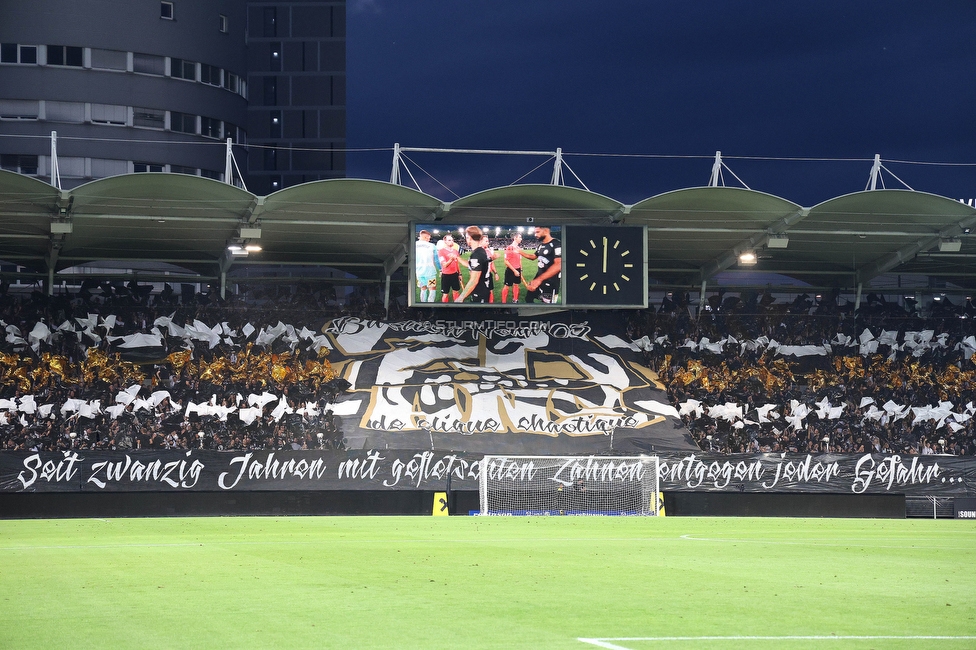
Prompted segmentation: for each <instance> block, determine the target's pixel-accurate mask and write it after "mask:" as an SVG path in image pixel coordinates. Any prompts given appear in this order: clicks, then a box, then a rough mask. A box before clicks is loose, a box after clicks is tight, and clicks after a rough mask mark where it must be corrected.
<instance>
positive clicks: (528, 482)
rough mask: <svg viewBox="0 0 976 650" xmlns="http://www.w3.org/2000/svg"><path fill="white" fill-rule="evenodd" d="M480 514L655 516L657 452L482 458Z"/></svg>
mask: <svg viewBox="0 0 976 650" xmlns="http://www.w3.org/2000/svg"><path fill="white" fill-rule="evenodd" d="M479 492H480V500H481V514H483V515H657V514H658V513H659V512H660V509H661V503H660V484H659V482H658V457H657V456H485V457H484V460H483V461H482V464H481V476H480V478H479Z"/></svg>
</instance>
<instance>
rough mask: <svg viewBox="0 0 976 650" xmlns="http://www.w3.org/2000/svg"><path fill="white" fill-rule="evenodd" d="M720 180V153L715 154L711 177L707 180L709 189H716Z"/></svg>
mask: <svg viewBox="0 0 976 650" xmlns="http://www.w3.org/2000/svg"><path fill="white" fill-rule="evenodd" d="M721 178H722V152H721V151H716V152H715V162H714V163H713V164H712V176H711V178H709V179H708V186H709V187H718V184H719V180H721Z"/></svg>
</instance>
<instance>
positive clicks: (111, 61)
mask: <svg viewBox="0 0 976 650" xmlns="http://www.w3.org/2000/svg"><path fill="white" fill-rule="evenodd" d="M128 59H129V55H128V53H126V52H122V51H121V50H102V49H99V48H97V47H93V48H92V49H91V67H92V68H94V69H97V70H118V71H120V72H125V70H126V69H127V68H128Z"/></svg>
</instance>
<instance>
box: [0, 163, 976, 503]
mask: <svg viewBox="0 0 976 650" xmlns="http://www.w3.org/2000/svg"><path fill="white" fill-rule="evenodd" d="M229 155H230V156H232V152H230V153H229ZM556 161H557V165H558V164H559V163H560V160H559V158H558V156H557V157H556ZM395 164H397V163H395ZM716 164H719V162H718V159H717V161H716ZM557 171H558V168H557ZM232 176H233V174H230V175H229V176H228V178H231V177H232ZM392 180H393V181H397V180H399V179H398V178H397V175H396V174H394V177H393V179H392ZM0 197H2V202H0V260H2V261H3V264H2V266H0V276H2V281H3V284H2V305H3V309H2V313H0V318H2V320H3V324H4V327H5V328H6V332H7V334H6V340H5V343H4V345H3V354H4V360H5V364H4V372H3V377H2V379H0V381H2V386H3V394H2V399H3V401H2V402H0V405H2V407H3V408H2V410H0V415H2V418H3V423H2V425H0V443H2V445H3V449H4V450H5V452H8V453H6V454H5V458H6V459H7V465H11V467H6V468H5V470H4V479H3V484H4V489H6V490H18V489H20V490H23V489H26V488H28V487H31V488H33V489H36V488H37V485H32V486H27V485H25V484H24V481H23V480H20V479H17V478H14V477H15V475H17V472H16V471H14V470H15V469H18V468H20V467H21V466H22V464H23V463H24V462H26V461H25V458H30V457H32V454H36V455H38V458H43V457H45V456H46V455H51V454H58V455H60V454H69V453H72V452H73V451H76V450H87V451H89V452H91V451H95V452H99V453H105V454H108V455H109V456H110V457H112V454H120V453H121V454H126V455H127V454H133V453H135V454H149V455H152V454H157V455H158V454H163V455H165V454H172V453H174V452H188V453H192V454H196V455H200V454H202V455H204V456H206V457H207V458H210V455H211V454H216V456H213V457H214V458H220V457H221V456H220V454H226V453H228V452H234V453H240V452H250V453H252V454H253V453H261V454H264V455H265V456H264V458H265V462H266V463H268V465H267V466H265V473H266V474H267V473H268V472H271V471H272V470H270V469H268V467H270V465H272V464H273V463H275V462H278V461H274V460H273V459H272V457H273V456H274V454H275V453H277V454H286V455H288V454H294V455H296V456H295V457H296V458H303V455H308V454H326V455H327V456H329V457H330V458H338V459H345V461H348V462H353V463H366V462H367V461H368V459H370V458H374V462H375V453H376V452H375V450H379V449H383V450H398V451H397V453H398V454H401V455H402V454H407V455H409V454H411V453H420V454H421V455H423V454H430V455H431V456H430V457H431V458H435V457H436V458H440V461H437V462H441V463H443V462H445V461H444V458H446V457H451V458H455V459H459V460H458V463H462V461H463V463H464V464H465V465H464V466H465V467H468V468H469V470H468V471H467V473H466V472H465V471H461V470H458V469H457V467H461V465H458V466H455V470H456V471H453V470H452V471H446V470H443V468H441V470H439V471H437V472H434V473H433V474H432V475H431V476H428V477H427V479H418V480H417V482H416V483H415V484H414V487H424V480H430V481H434V482H435V483H436V482H437V481H443V480H447V481H448V483H449V484H450V482H451V480H454V481H455V482H454V485H453V489H472V488H473V485H474V483H472V481H475V480H476V475H477V471H476V470H471V469H470V468H471V467H474V466H475V465H476V461H477V458H478V457H479V455H480V454H510V455H520V454H521V455H524V454H543V455H576V456H584V457H585V456H593V455H597V456H600V455H620V454H622V455H642V454H643V455H646V454H663V455H664V456H663V458H665V460H667V458H672V459H685V460H686V461H687V462H688V463H691V462H692V460H694V462H697V463H704V462H705V460H707V459H721V458H726V459H729V458H731V459H735V458H749V459H753V460H754V461H755V462H765V461H764V460H763V459H768V458H770V457H776V456H779V457H780V458H787V457H789V458H792V457H794V456H795V457H796V458H806V459H807V460H808V461H809V459H810V458H814V459H819V460H818V462H827V460H825V459H832V460H831V462H835V463H840V466H839V469H838V470H837V471H839V472H841V473H842V474H843V473H845V472H848V473H852V472H853V469H852V468H853V466H854V464H855V463H857V461H858V459H862V458H864V457H872V458H874V457H877V458H878V459H882V458H892V457H896V458H909V457H913V458H925V457H929V456H932V457H939V458H941V459H945V458H946V457H948V456H953V457H956V458H957V459H959V460H957V461H955V462H959V463H961V464H960V465H959V466H958V468H956V469H954V470H953V471H954V472H955V473H951V474H949V475H946V474H942V475H940V476H939V477H938V478H940V479H945V478H946V476H949V479H950V480H948V482H945V481H937V480H936V479H935V478H934V477H933V476H932V475H931V473H930V475H929V477H928V479H926V480H925V481H922V480H921V479H919V480H916V478H914V477H916V474H914V473H912V472H909V473H908V474H907V475H906V476H908V477H909V478H906V479H905V480H906V481H907V482H906V483H905V484H903V485H901V486H900V487H901V488H902V489H903V490H907V491H908V492H912V491H915V492H918V493H919V494H924V493H929V492H931V491H933V490H934V491H936V492H938V493H942V494H943V495H947V496H950V497H951V496H952V495H957V496H958V495H967V494H969V492H970V491H971V489H972V488H971V487H970V486H971V480H972V476H971V474H972V472H973V469H971V468H970V466H969V464H968V461H965V460H963V459H965V458H966V457H972V456H973V455H974V452H976V433H974V429H973V427H974V425H973V419H972V416H973V414H974V412H976V407H974V403H976V395H974V394H973V393H974V388H973V386H974V381H973V380H974V372H976V371H974V369H973V367H972V356H973V353H974V352H976V338H974V334H976V331H974V328H973V326H972V323H973V317H974V315H976V307H974V306H973V304H972V297H971V295H970V291H971V287H972V277H974V271H976V269H974V268H973V261H972V260H973V256H972V253H971V250H970V248H969V247H970V246H971V242H970V240H969V237H968V235H969V232H970V229H971V227H972V225H973V223H974V222H976V208H974V207H973V206H972V205H969V204H967V203H965V202H961V201H959V200H955V199H950V198H946V197H941V196H936V195H932V194H926V193H924V192H918V191H911V190H892V189H870V187H869V188H868V189H866V190H865V191H863V192H857V193H853V194H849V195H845V196H840V197H836V198H834V199H830V200H828V201H824V202H822V203H820V204H818V205H815V206H811V207H804V206H800V205H797V204H795V203H793V202H791V201H788V200H786V199H782V198H779V197H776V196H772V195H769V194H765V193H762V192H758V191H754V190H750V189H746V188H738V187H725V186H721V185H719V184H718V183H717V182H715V178H714V176H713V183H710V184H709V185H708V186H704V187H693V188H685V189H677V190H674V191H671V192H666V193H664V194H660V195H657V196H652V197H648V198H646V199H644V200H641V201H638V202H636V203H633V204H624V203H621V202H619V201H616V200H614V199H612V198H610V197H606V196H602V195H599V194H596V193H593V192H590V191H588V190H586V189H580V188H575V187H567V186H565V185H563V184H561V178H560V174H558V173H556V172H554V174H553V183H550V184H525V185H512V186H508V187H500V188H494V189H489V190H485V191H482V192H478V193H475V194H472V195H470V196H466V197H462V198H459V199H457V200H454V201H451V202H445V201H442V200H440V199H438V198H435V197H434V196H431V195H428V194H426V193H424V192H421V191H419V190H416V189H411V188H408V187H404V186H402V185H400V184H399V183H398V182H382V181H375V180H363V179H332V180H322V181H315V182H310V183H304V184H299V185H296V186H293V187H289V188H286V189H283V190H279V191H277V192H274V193H271V194H268V195H256V194H254V193H252V192H249V191H247V190H245V189H243V188H242V187H237V186H236V185H234V184H231V183H227V182H220V181H217V180H212V179H208V178H202V177H194V176H189V175H183V174H167V173H136V174H123V175H120V176H113V177H110V178H104V179H99V180H95V181H92V182H89V183H86V184H83V185H80V186H77V187H73V188H71V189H60V188H58V187H57V182H56V179H54V183H53V184H52V183H51V182H44V181H43V180H41V179H39V178H31V177H28V176H25V175H22V174H18V173H13V172H9V171H3V172H0ZM416 224H425V225H424V228H429V230H430V231H431V232H433V238H434V240H435V241H438V242H440V241H441V240H443V239H444V237H445V235H446V234H450V233H455V235H458V237H457V238H458V239H459V240H461V241H463V240H464V236H463V231H464V229H465V228H466V227H467V226H468V225H471V224H488V225H486V226H484V227H483V228H482V229H487V230H488V235H489V236H488V237H486V238H485V243H486V245H487V250H488V251H489V253H488V255H489V259H491V258H492V257H493V258H494V259H495V262H494V264H496V265H498V267H496V270H497V268H501V269H502V270H504V267H503V266H502V265H503V264H504V258H505V256H503V255H501V254H500V251H501V249H503V248H504V247H506V246H509V245H510V244H511V243H512V242H513V241H515V238H514V237H513V236H512V233H516V232H518V233H522V232H524V233H525V239H524V241H522V240H521V239H520V241H522V244H523V245H524V248H525V250H526V251H533V250H534V251H537V252H540V253H541V252H542V247H543V246H544V244H543V242H544V241H546V240H545V238H546V237H550V238H551V235H550V234H547V233H548V231H549V230H550V229H549V228H545V229H544V231H542V233H543V234H542V235H539V233H540V231H539V230H538V226H539V225H540V224H547V225H552V226H553V229H552V230H553V232H556V233H557V234H560V235H567V236H571V235H572V233H574V232H584V231H582V230H577V231H574V228H575V229H582V228H596V229H602V230H598V231H599V232H610V233H612V232H615V231H614V230H613V229H617V228H620V229H624V228H635V227H636V228H638V229H639V231H626V232H640V233H646V235H644V239H645V241H646V244H645V245H646V254H645V259H646V264H645V265H644V266H643V271H644V274H645V275H646V284H645V287H646V292H645V293H646V296H647V297H646V306H645V305H636V306H631V308H627V309H624V308H621V307H620V305H614V304H608V305H607V306H608V307H609V308H608V309H602V308H599V307H600V306H599V305H592V304H590V305H587V306H586V308H576V307H574V304H573V303H572V302H571V301H567V302H564V303H558V304H528V303H526V302H518V303H504V304H503V303H501V301H500V300H499V301H498V302H496V303H495V304H488V305H474V306H471V305H467V304H464V305H454V304H453V303H450V304H449V303H448V302H442V301H441V300H440V297H441V296H440V294H439V293H438V289H437V287H438V286H439V285H437V286H435V287H434V289H433V292H432V294H431V295H435V296H436V302H433V303H431V304H426V303H418V302H417V301H416V300H414V299H412V296H411V294H412V293H413V290H414V284H415V278H414V275H413V270H412V269H413V264H412V262H413V255H415V253H414V248H415V246H414V244H415V240H416V232H415V230H414V228H419V227H420V226H417V225H416ZM491 228H494V229H495V231H494V232H491ZM476 230H477V229H476ZM585 232H591V231H589V230H587V231H585ZM620 232H625V231H624V230H621V231H620ZM428 236H429V235H428ZM540 237H541V238H540ZM551 241H554V242H556V243H555V244H552V246H557V245H558V241H559V240H558V239H551ZM572 241H578V240H572ZM604 241H607V240H606V239H604ZM590 243H591V244H592V245H593V246H594V247H596V244H595V243H593V242H590ZM642 243H643V242H642ZM466 244H467V245H465V246H462V247H461V248H460V252H461V255H462V257H464V258H466V257H467V256H469V255H472V254H473V251H474V249H473V248H471V246H472V245H473V244H472V242H471V240H470V238H468V241H467V242H466ZM433 247H434V246H433V243H432V244H431V248H433ZM604 247H605V248H604V253H603V255H604V258H603V259H604V262H603V264H604V266H606V264H607V262H606V259H607V258H606V256H607V252H606V244H604ZM496 249H497V253H498V254H496V253H492V251H493V250H496ZM571 253H572V251H567V254H571ZM534 255H535V253H531V254H529V255H527V256H526V257H528V258H529V259H531V258H532V257H533V256H534ZM569 259H571V258H569ZM524 261H525V262H526V264H528V260H524ZM469 264H470V263H467V264H466V265H465V267H464V268H463V270H462V271H461V275H462V276H463V279H467V277H468V275H469V274H471V273H473V271H474V268H473V265H472V266H471V268H470V270H469V268H468V266H469ZM569 266H570V264H569V263H568V262H567V263H566V264H565V265H564V266H563V269H564V272H565V273H571V269H569ZM526 268H528V267H526ZM539 268H540V269H541V268H542V266H540V267H539ZM540 272H541V271H540ZM628 272H629V271H628ZM436 273H438V274H439V273H440V271H439V270H438V271H436ZM534 273H535V272H529V271H526V276H527V277H526V280H531V279H532V275H533V274H534ZM486 275H487V274H486ZM435 284H436V283H435ZM591 288H592V287H591ZM500 289H501V282H500V280H496V286H495V288H494V291H495V292H496V293H498V292H499V291H500ZM603 291H604V293H606V292H607V288H606V287H604V290H603ZM524 295H526V294H523V296H524ZM475 307H481V308H485V307H487V309H488V310H489V311H484V310H483V309H481V310H478V309H475ZM418 450H420V451H418ZM202 457H203V456H201V458H202ZM703 459H704V460H703ZM201 462H202V461H201ZM208 462H209V461H208ZM214 462H218V463H219V462H220V461H214ZM292 462H293V463H294V462H297V461H295V460H294V458H293V459H292ZM337 462H343V461H342V460H339V461H337ZM432 462H433V461H432ZM451 462H453V461H451ZM677 462H682V461H677ZM711 462H713V463H714V462H731V461H728V460H725V461H718V460H714V461H711ZM899 462H901V461H899ZM947 462H948V461H946V460H942V461H941V466H942V467H943V468H944V467H946V463H947ZM449 464H450V463H449ZM673 471H675V472H676V470H673ZM943 471H946V470H943ZM452 472H453V473H452ZM664 472H665V470H662V475H664ZM259 474H260V471H259V470H256V469H255V470H253V477H255V478H254V480H255V481H256V482H260V481H258V479H257V478H256V477H257V476H258V475H259ZM265 478H267V476H265ZM279 478H280V480H284V479H283V478H282V477H279ZM120 480H122V479H120ZM671 480H672V483H671V484H668V483H666V484H665V489H675V486H676V485H677V484H680V482H681V481H680V477H679V476H678V474H677V473H675V474H674V475H673V476H672V477H671ZM138 482H139V477H134V476H128V477H127V478H125V479H124V480H123V483H125V484H126V485H128V486H129V487H132V486H133V485H136V484H138ZM729 485H730V483H729V482H728V481H726V483H725V484H722V485H719V484H718V483H716V484H715V485H713V489H726V488H728V487H729ZM811 486H812V484H811V483H810V479H809V477H807V478H806V479H804V480H799V479H797V480H796V481H794V483H793V484H791V486H790V489H796V490H799V491H803V490H806V489H813V488H818V489H819V488H821V487H822V486H821V485H815V486H813V488H811ZM332 487H333V488H335V487H348V486H347V485H341V484H340V485H338V486H336V485H333V486H332ZM401 487H402V486H401ZM684 487H685V488H688V487H689V485H685V486H684ZM780 487H781V488H782V487H783V484H781V485H780ZM846 487H847V489H849V488H850V486H846ZM258 489H261V488H258ZM264 489H266V488H264ZM737 489H742V490H747V491H749V490H755V491H760V492H762V491H764V489H765V488H762V487H758V483H756V482H753V483H751V484H750V483H749V482H748V481H745V482H740V483H739V484H738V487H737ZM872 489H874V488H872ZM878 489H880V488H878ZM889 489H890V488H889Z"/></svg>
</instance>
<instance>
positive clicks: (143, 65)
mask: <svg viewBox="0 0 976 650" xmlns="http://www.w3.org/2000/svg"><path fill="white" fill-rule="evenodd" d="M132 71H133V72H140V73H142V74H151V75H156V76H158V77H162V76H163V75H165V74H166V58H165V57H162V56H156V55H155V54H139V53H138V52H136V53H135V54H133V55H132Z"/></svg>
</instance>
